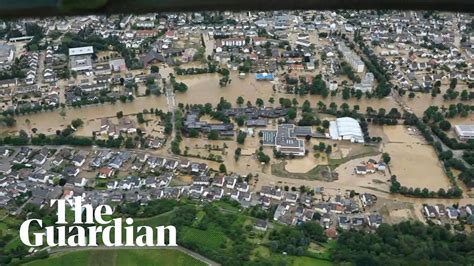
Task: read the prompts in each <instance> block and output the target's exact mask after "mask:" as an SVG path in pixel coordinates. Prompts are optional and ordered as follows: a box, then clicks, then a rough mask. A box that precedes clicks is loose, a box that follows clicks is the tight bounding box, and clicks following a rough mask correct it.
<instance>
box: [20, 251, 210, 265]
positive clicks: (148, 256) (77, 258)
mask: <svg viewBox="0 0 474 266" xmlns="http://www.w3.org/2000/svg"><path fill="white" fill-rule="evenodd" d="M25 265H28V266H49V265H55V266H63V265H64V266H76V265H77V266H85V265H91V266H92V265H93V266H100V265H104V266H122V265H123V266H133V265H137V266H139V265H140V266H141V265H160V266H167V265H170V266H173V265H186V266H187V265H191V266H193V265H199V266H201V265H206V264H205V263H203V262H201V261H199V260H197V259H195V258H193V257H191V256H189V255H187V254H184V253H182V252H181V251H178V250H172V249H156V250H150V249H116V250H82V251H74V252H66V253H61V254H57V255H52V256H51V257H49V258H47V259H43V260H36V261H33V262H30V263H27V264H25Z"/></svg>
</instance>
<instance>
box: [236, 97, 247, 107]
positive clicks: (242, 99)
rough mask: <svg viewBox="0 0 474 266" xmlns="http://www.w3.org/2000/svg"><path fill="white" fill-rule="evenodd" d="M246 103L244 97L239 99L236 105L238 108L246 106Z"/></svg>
mask: <svg viewBox="0 0 474 266" xmlns="http://www.w3.org/2000/svg"><path fill="white" fill-rule="evenodd" d="M244 102H245V100H244V97H242V96H239V97H237V101H236V103H237V105H238V106H241V105H242V104H244Z"/></svg>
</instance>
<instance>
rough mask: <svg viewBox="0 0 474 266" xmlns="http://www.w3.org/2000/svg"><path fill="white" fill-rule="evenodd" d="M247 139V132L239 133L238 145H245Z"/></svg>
mask: <svg viewBox="0 0 474 266" xmlns="http://www.w3.org/2000/svg"><path fill="white" fill-rule="evenodd" d="M246 137H247V134H246V133H245V132H243V131H239V134H238V135H237V143H239V144H244V142H245V138H246Z"/></svg>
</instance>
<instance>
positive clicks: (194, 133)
mask: <svg viewBox="0 0 474 266" xmlns="http://www.w3.org/2000/svg"><path fill="white" fill-rule="evenodd" d="M188 136H189V137H190V138H197V137H198V136H199V131H197V129H195V128H191V129H190V130H189V132H188Z"/></svg>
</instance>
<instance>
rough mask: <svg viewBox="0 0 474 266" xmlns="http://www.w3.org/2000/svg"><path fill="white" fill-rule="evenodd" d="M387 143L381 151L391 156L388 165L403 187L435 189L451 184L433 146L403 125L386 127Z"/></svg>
mask: <svg viewBox="0 0 474 266" xmlns="http://www.w3.org/2000/svg"><path fill="white" fill-rule="evenodd" d="M384 131H385V134H386V135H387V136H388V138H389V141H390V142H389V143H386V144H384V145H383V147H382V150H383V151H384V152H388V153H389V154H390V157H391V158H392V160H391V162H390V168H391V170H392V174H394V175H396V176H397V179H398V181H399V182H400V183H401V184H402V186H406V187H414V188H415V187H419V188H425V187H426V188H428V189H430V190H434V191H437V190H438V189H439V188H445V189H446V188H448V187H449V186H450V183H449V180H448V177H447V176H446V175H445V174H444V172H443V169H442V167H441V164H440V162H439V160H438V157H437V156H436V153H435V151H434V149H433V147H432V146H430V145H427V144H425V143H424V142H423V141H422V140H421V138H420V137H419V136H414V135H412V134H410V132H409V131H408V130H407V129H406V127H404V126H401V125H400V126H385V127H384Z"/></svg>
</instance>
